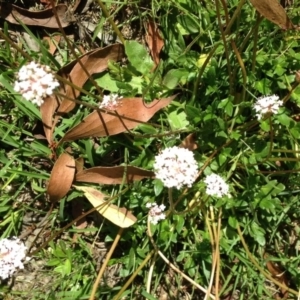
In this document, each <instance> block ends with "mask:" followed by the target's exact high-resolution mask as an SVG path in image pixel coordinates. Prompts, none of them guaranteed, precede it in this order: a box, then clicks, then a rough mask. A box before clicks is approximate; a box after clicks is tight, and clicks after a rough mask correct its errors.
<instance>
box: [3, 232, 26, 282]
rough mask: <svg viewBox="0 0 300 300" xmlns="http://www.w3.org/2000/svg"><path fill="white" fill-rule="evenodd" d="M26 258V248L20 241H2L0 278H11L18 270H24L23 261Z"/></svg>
mask: <svg viewBox="0 0 300 300" xmlns="http://www.w3.org/2000/svg"><path fill="white" fill-rule="evenodd" d="M25 256H26V247H25V246H24V244H23V243H22V242H21V241H20V240H19V239H18V238H15V237H13V238H12V239H3V240H1V241H0V278H2V279H6V278H8V277H10V276H11V275H12V274H13V273H14V272H15V270H16V269H17V268H19V269H23V268H24V265H23V263H22V260H23V259H24V258H25Z"/></svg>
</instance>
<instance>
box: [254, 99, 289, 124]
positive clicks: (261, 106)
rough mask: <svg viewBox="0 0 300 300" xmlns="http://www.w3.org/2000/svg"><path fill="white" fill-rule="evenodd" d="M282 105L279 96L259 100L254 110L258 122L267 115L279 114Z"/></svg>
mask: <svg viewBox="0 0 300 300" xmlns="http://www.w3.org/2000/svg"><path fill="white" fill-rule="evenodd" d="M282 105H283V101H282V100H279V97H278V96H277V95H272V96H266V97H260V98H258V99H257V101H256V103H255V104H254V106H253V108H254V110H255V112H256V115H257V118H258V120H260V119H261V118H262V117H263V116H264V115H266V114H277V113H278V110H279V107H280V106H282Z"/></svg>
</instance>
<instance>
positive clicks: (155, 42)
mask: <svg viewBox="0 0 300 300" xmlns="http://www.w3.org/2000/svg"><path fill="white" fill-rule="evenodd" d="M146 31H147V34H146V38H145V40H146V43H147V45H148V47H149V50H150V53H151V56H152V58H153V61H154V63H155V65H156V66H157V65H158V64H159V54H160V51H161V49H162V48H163V46H164V44H165V43H164V40H163V39H162V38H161V36H160V34H159V31H158V28H157V25H156V23H155V22H154V21H153V20H149V21H148V22H147V24H146Z"/></svg>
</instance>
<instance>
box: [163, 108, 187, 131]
mask: <svg viewBox="0 0 300 300" xmlns="http://www.w3.org/2000/svg"><path fill="white" fill-rule="evenodd" d="M168 120H169V123H170V126H171V128H172V130H177V129H184V128H186V127H187V126H188V125H189V122H188V120H187V119H186V113H185V111H181V112H178V110H177V111H173V112H171V113H170V114H169V116H168Z"/></svg>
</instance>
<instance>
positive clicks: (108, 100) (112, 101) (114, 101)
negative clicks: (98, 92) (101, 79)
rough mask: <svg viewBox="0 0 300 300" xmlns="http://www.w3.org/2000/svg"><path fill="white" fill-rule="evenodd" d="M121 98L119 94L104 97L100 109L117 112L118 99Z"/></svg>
mask: <svg viewBox="0 0 300 300" xmlns="http://www.w3.org/2000/svg"><path fill="white" fill-rule="evenodd" d="M119 98H120V96H119V95H117V94H110V95H104V96H103V99H102V102H101V103H100V105H99V108H103V109H107V110H116V109H117V108H118V106H119V103H118V99H119Z"/></svg>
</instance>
